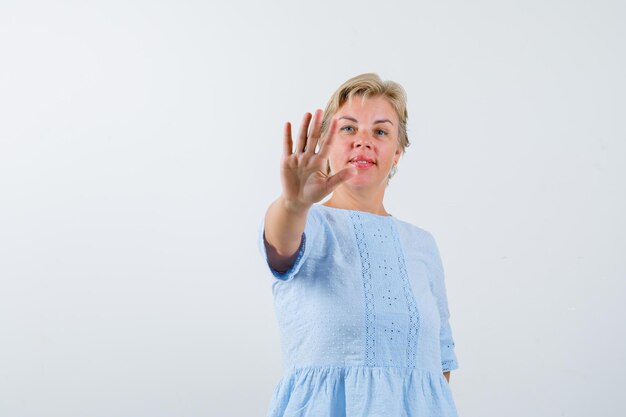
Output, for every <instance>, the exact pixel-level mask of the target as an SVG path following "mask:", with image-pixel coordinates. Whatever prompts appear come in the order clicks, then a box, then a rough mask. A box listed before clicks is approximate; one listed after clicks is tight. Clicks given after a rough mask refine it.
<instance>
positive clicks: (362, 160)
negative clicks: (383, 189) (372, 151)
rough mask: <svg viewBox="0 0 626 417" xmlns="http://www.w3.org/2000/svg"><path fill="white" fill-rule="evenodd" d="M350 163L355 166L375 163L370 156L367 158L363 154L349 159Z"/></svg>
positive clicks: (367, 165)
mask: <svg viewBox="0 0 626 417" xmlns="http://www.w3.org/2000/svg"><path fill="white" fill-rule="evenodd" d="M350 163H351V164H352V165H354V166H355V167H357V168H361V169H363V168H369V167H371V166H373V165H375V164H376V162H374V160H373V159H372V158H368V157H367V156H364V155H357V156H355V157H354V158H352V159H351V160H350Z"/></svg>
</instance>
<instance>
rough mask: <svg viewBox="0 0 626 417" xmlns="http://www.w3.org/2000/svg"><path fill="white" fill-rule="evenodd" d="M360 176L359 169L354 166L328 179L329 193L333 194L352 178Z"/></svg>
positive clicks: (327, 187)
mask: <svg viewBox="0 0 626 417" xmlns="http://www.w3.org/2000/svg"><path fill="white" fill-rule="evenodd" d="M357 174H358V168H357V167H355V166H354V165H350V166H349V167H346V168H344V169H342V170H341V171H339V172H338V173H336V174H335V175H333V176H331V177H330V178H328V180H327V182H326V189H327V191H328V192H329V193H332V192H333V191H334V190H335V188H337V187H339V186H340V185H341V184H342V183H344V182H346V181H348V180H349V179H350V178H352V177H354V176H356V175H357Z"/></svg>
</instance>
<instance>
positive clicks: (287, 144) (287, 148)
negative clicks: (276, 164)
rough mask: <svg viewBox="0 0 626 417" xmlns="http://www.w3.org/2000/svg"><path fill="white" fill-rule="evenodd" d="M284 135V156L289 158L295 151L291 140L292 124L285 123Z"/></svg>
mask: <svg viewBox="0 0 626 417" xmlns="http://www.w3.org/2000/svg"><path fill="white" fill-rule="evenodd" d="M284 134H285V135H284V140H283V155H284V156H289V155H291V153H292V149H293V140H292V139H291V123H289V122H287V123H285V128H284Z"/></svg>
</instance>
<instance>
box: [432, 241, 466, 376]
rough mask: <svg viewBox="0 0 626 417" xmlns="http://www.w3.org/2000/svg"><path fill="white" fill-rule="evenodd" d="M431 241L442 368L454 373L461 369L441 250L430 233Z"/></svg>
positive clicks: (433, 282)
mask: <svg viewBox="0 0 626 417" xmlns="http://www.w3.org/2000/svg"><path fill="white" fill-rule="evenodd" d="M428 236H429V240H430V245H429V246H430V258H431V262H430V269H431V282H430V285H431V291H432V293H433V295H434V296H435V298H436V300H437V307H438V310H439V317H440V324H441V330H440V346H441V368H442V371H443V372H446V371H452V370H454V369H457V368H458V367H459V364H458V360H457V357H456V353H455V350H454V338H453V336H452V327H451V326H450V311H449V309H448V298H447V294H446V284H445V274H444V269H443V263H442V261H441V256H440V254H439V248H438V247H437V243H436V241H435V239H434V237H433V236H432V234H430V233H428Z"/></svg>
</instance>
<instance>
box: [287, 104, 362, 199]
mask: <svg viewBox="0 0 626 417" xmlns="http://www.w3.org/2000/svg"><path fill="white" fill-rule="evenodd" d="M322 116H323V113H322V111H321V110H319V109H318V110H317V111H316V112H315V115H314V116H312V115H311V113H306V114H305V115H304V118H303V119H302V124H301V125H300V131H299V133H298V142H297V144H296V148H295V150H294V149H293V141H292V138H291V123H289V122H287V123H285V139H284V146H283V157H282V159H281V164H280V175H281V182H282V186H283V193H282V198H283V201H284V203H285V205H286V207H289V208H290V209H292V210H297V211H300V210H307V209H308V208H309V207H311V206H312V205H313V204H315V203H317V202H318V201H320V200H322V199H323V198H324V197H326V196H327V195H328V194H330V193H331V192H333V190H335V188H337V187H338V186H339V185H341V184H342V183H343V182H345V181H347V180H349V179H350V178H352V177H353V176H354V175H356V174H357V168H356V167H354V166H349V167H346V168H344V169H342V170H340V171H339V172H337V173H335V174H334V175H328V174H327V173H326V160H327V159H328V154H329V152H330V148H331V146H332V144H333V140H334V138H335V133H336V132H335V126H336V121H335V120H334V119H331V123H330V126H329V127H328V130H327V131H326V134H325V135H324V138H321V141H320V132H321V128H322ZM311 118H313V126H312V128H311V130H310V133H309V125H310V123H311ZM318 141H319V143H320V150H319V152H318V153H315V148H316V147H317V144H318Z"/></svg>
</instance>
